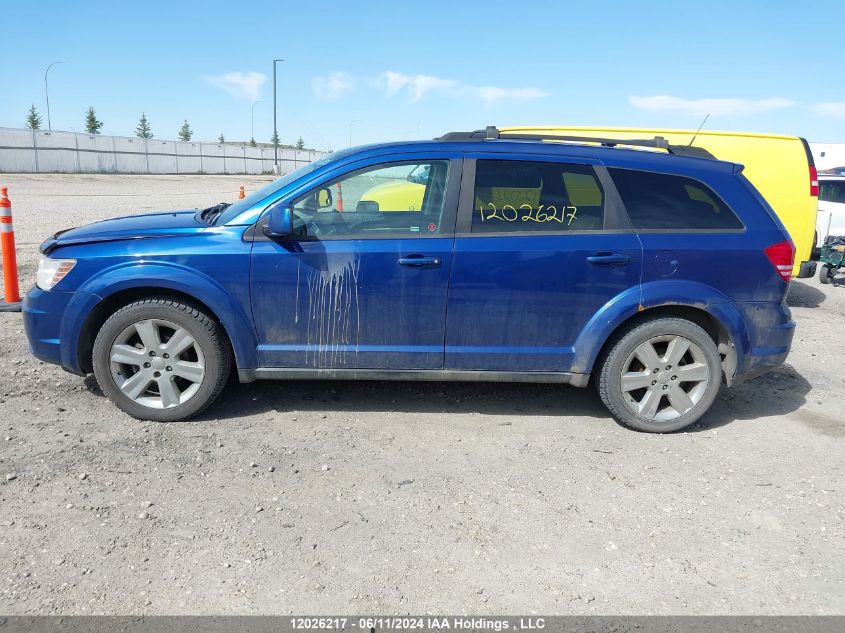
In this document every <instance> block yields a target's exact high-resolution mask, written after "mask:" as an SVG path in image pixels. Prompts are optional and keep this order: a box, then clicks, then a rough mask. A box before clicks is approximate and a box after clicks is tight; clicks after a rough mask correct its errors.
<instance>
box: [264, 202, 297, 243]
mask: <svg viewBox="0 0 845 633" xmlns="http://www.w3.org/2000/svg"><path fill="white" fill-rule="evenodd" d="M292 233H293V212H292V211H291V208H290V207H289V206H287V205H280V206H277V207H273V208H272V209H270V217H269V219H268V221H267V226H265V227H264V234H265V235H266V236H267V237H287V236H288V235H290V234H292Z"/></svg>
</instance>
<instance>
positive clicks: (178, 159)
mask: <svg viewBox="0 0 845 633" xmlns="http://www.w3.org/2000/svg"><path fill="white" fill-rule="evenodd" d="M322 156H323V152H318V151H315V150H294V149H287V148H281V147H280V148H279V169H280V171H281V173H283V174H286V173H288V172H291V171H293V170H294V169H296V168H297V167H300V166H302V165H304V164H306V163H310V162H312V161H315V160H317V159H318V158H320V157H322ZM272 171H273V148H272V147H270V148H265V147H250V146H249V145H235V144H228V143H223V144H221V143H200V142H187V143H183V142H181V141H168V140H161V139H156V138H153V139H143V138H131V137H125V136H103V135H100V134H79V133H76V132H57V131H51V132H47V131H44V130H27V129H16V128H2V127H0V172H7V173H51V172H61V173H115V174H199V173H204V174H262V173H272Z"/></svg>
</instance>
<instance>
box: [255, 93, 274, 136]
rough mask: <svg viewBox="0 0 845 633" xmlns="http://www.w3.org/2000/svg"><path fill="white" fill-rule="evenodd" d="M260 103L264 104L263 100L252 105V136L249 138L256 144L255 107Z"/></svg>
mask: <svg viewBox="0 0 845 633" xmlns="http://www.w3.org/2000/svg"><path fill="white" fill-rule="evenodd" d="M259 103H264V102H263V101H262V100H261V99H259V100H258V101H256V102H254V103H253V104H252V134H251V135H250V137H249V140H250V142H251V143H253V144H255V106H257V105H258V104H259ZM274 127H275V126H274Z"/></svg>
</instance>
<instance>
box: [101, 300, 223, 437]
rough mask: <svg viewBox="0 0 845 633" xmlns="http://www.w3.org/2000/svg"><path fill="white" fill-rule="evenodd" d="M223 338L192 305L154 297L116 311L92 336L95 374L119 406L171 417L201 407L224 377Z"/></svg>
mask: <svg viewBox="0 0 845 633" xmlns="http://www.w3.org/2000/svg"><path fill="white" fill-rule="evenodd" d="M230 358H231V354H230V352H229V346H228V342H227V340H226V338H225V336H224V334H223V332H222V330H221V328H220V326H219V325H218V324H217V323H216V322H215V321H214V320H213V319H211V318H210V317H209V316H208V315H206V314H204V313H203V312H202V311H200V310H198V309H197V308H195V307H194V306H191V305H188V304H185V303H181V302H179V301H176V300H174V299H170V298H167V297H153V298H150V299H144V300H141V301H137V302H135V303H132V304H129V305H127V306H125V307H124V308H121V309H120V310H118V311H117V312H115V313H114V314H113V315H112V316H111V317H110V318H109V319H108V320H107V321H106V322H105V323H104V324H103V327H102V328H101V329H100V331H99V333H98V334H97V338H96V340H95V342H94V358H93V361H94V363H93V364H94V374H95V376H96V378H97V382H98V383H99V385H100V388H101V389H102V390H103V392H104V393H105V394H106V395H107V396H108V397H109V399H111V400H112V402H114V403H115V404H116V405H117V406H118V407H119V408H120V409H122V410H123V411H125V412H126V413H128V414H129V415H131V416H133V417H135V418H139V419H142V420H155V421H159V422H173V421H176V420H183V419H185V418H188V417H191V416H193V415H196V414H198V413H200V412H201V411H203V410H204V409H205V408H206V407H208V406H209V405H210V404H211V403H212V402H214V400H215V399H216V398H217V396H218V395H220V392H221V390H222V389H223V386H224V385H225V384H226V380H227V379H228V377H229V369H230V364H231V363H230Z"/></svg>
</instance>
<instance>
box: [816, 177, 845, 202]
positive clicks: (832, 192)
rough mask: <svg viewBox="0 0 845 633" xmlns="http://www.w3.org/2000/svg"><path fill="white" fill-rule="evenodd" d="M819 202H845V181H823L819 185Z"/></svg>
mask: <svg viewBox="0 0 845 633" xmlns="http://www.w3.org/2000/svg"><path fill="white" fill-rule="evenodd" d="M819 200H821V201H823V202H840V203H843V202H845V180H822V181H821V182H820V183H819Z"/></svg>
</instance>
